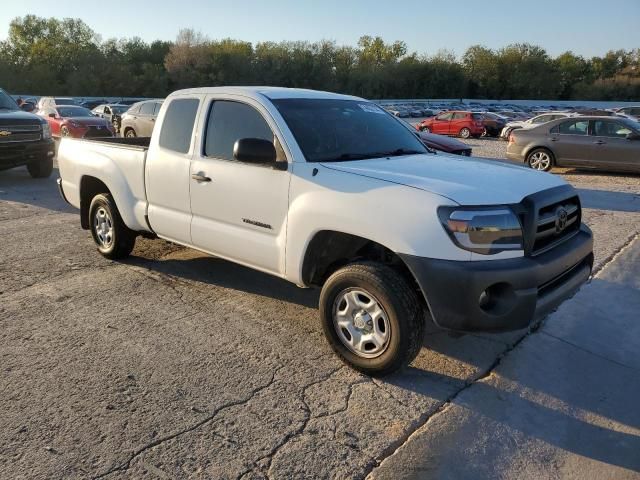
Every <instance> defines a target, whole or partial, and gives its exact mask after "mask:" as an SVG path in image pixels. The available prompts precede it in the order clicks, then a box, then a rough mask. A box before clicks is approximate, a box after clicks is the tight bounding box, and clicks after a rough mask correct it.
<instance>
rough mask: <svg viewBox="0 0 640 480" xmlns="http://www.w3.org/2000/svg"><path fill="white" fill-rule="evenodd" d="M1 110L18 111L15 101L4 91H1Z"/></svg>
mask: <svg viewBox="0 0 640 480" xmlns="http://www.w3.org/2000/svg"><path fill="white" fill-rule="evenodd" d="M0 110H18V104H17V103H16V102H15V100H14V99H13V98H11V97H10V96H9V95H7V94H6V93H5V92H3V91H2V90H0Z"/></svg>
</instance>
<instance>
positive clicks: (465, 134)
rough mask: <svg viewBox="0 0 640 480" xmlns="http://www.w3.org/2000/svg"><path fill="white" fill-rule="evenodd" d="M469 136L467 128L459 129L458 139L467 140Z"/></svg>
mask: <svg viewBox="0 0 640 480" xmlns="http://www.w3.org/2000/svg"><path fill="white" fill-rule="evenodd" d="M470 136H471V130H469V129H468V128H467V127H464V128H462V129H460V137H461V138H469V137H470Z"/></svg>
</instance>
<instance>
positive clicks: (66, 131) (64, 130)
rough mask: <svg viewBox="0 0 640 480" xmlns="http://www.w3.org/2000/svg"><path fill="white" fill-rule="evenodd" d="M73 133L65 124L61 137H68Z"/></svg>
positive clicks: (61, 130) (61, 128)
mask: <svg viewBox="0 0 640 480" xmlns="http://www.w3.org/2000/svg"><path fill="white" fill-rule="evenodd" d="M70 135H71V132H69V129H68V128H67V127H65V126H62V127H60V136H61V137H68V136H70Z"/></svg>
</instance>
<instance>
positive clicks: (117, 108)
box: [111, 105, 129, 113]
mask: <svg viewBox="0 0 640 480" xmlns="http://www.w3.org/2000/svg"><path fill="white" fill-rule="evenodd" d="M127 110H129V106H128V105H111V111H112V112H113V113H124V112H126V111H127Z"/></svg>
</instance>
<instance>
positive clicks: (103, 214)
mask: <svg viewBox="0 0 640 480" xmlns="http://www.w3.org/2000/svg"><path fill="white" fill-rule="evenodd" d="M93 227H94V230H95V232H96V240H97V242H98V245H100V246H101V247H103V248H109V247H110V246H111V244H112V243H113V220H112V219H111V215H110V214H109V212H108V211H107V210H106V209H105V208H103V207H100V208H98V209H97V210H96V214H95V215H94V217H93Z"/></svg>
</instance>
